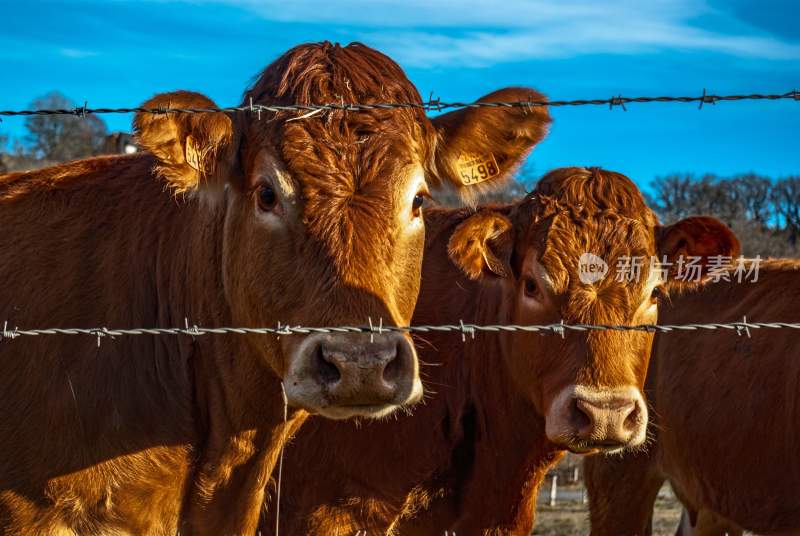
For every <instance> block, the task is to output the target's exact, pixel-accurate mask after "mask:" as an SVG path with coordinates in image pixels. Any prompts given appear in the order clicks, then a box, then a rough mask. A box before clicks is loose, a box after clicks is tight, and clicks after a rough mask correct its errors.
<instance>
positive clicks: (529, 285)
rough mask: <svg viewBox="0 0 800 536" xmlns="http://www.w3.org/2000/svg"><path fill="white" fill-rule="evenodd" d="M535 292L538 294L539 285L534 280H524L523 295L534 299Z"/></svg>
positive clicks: (530, 278)
mask: <svg viewBox="0 0 800 536" xmlns="http://www.w3.org/2000/svg"><path fill="white" fill-rule="evenodd" d="M537 292H539V285H537V284H536V280H534V279H533V278H532V277H529V278H527V279H526V280H525V295H526V296H530V297H534V296H536V294H537Z"/></svg>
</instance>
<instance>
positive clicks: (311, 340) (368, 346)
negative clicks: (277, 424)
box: [284, 333, 422, 419]
mask: <svg viewBox="0 0 800 536" xmlns="http://www.w3.org/2000/svg"><path fill="white" fill-rule="evenodd" d="M284 385H285V387H286V395H287V397H288V399H289V403H290V404H291V405H294V406H297V407H301V408H304V409H307V410H309V411H311V412H314V413H319V414H321V415H323V416H325V417H329V418H332V419H345V418H348V417H355V416H364V417H381V416H384V415H387V414H389V413H391V412H392V411H394V410H395V409H397V408H398V407H400V406H402V405H406V404H413V403H414V402H417V401H418V400H419V399H420V398H421V396H422V383H421V382H420V379H419V365H418V361H417V354H416V351H415V350H414V346H413V344H411V341H410V340H409V338H408V337H406V336H404V335H402V334H400V333H385V334H379V335H374V336H373V337H371V336H370V335H366V334H320V335H312V336H310V337H308V338H307V339H306V340H305V341H303V343H302V344H301V345H300V347H299V348H298V349H297V351H296V353H295V355H294V356H293V359H292V362H291V365H290V367H289V370H288V373H287V375H286V377H285V378H284Z"/></svg>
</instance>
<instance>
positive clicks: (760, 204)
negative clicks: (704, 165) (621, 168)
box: [647, 173, 800, 258]
mask: <svg viewBox="0 0 800 536" xmlns="http://www.w3.org/2000/svg"><path fill="white" fill-rule="evenodd" d="M647 197H648V202H649V204H650V206H651V207H653V208H654V209H655V211H656V212H657V213H658V215H659V216H660V217H661V219H662V220H663V221H665V222H671V221H675V220H677V219H680V218H685V217H687V216H692V215H697V214H710V215H713V216H716V217H717V218H719V219H720V220H722V221H724V222H725V223H726V224H728V225H729V226H730V227H731V228H732V229H733V230H734V232H735V233H736V235H737V236H738V237H739V240H740V241H741V243H742V250H743V252H744V254H745V255H748V256H755V255H761V257H764V258H765V257H797V256H798V253H800V251H798V249H799V248H800V244H798V238H800V177H785V178H780V179H772V178H769V177H763V176H760V175H756V174H753V173H747V174H743V175H737V176H735V177H718V176H716V175H704V176H702V177H695V176H693V175H685V174H683V175H668V176H665V177H659V178H657V179H656V180H654V181H653V182H652V183H651V184H650V191H649V192H648V193H647Z"/></svg>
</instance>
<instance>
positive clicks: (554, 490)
mask: <svg viewBox="0 0 800 536" xmlns="http://www.w3.org/2000/svg"><path fill="white" fill-rule="evenodd" d="M557 495H558V475H556V474H554V475H553V479H552V480H551V481H550V506H555V505H556V496H557Z"/></svg>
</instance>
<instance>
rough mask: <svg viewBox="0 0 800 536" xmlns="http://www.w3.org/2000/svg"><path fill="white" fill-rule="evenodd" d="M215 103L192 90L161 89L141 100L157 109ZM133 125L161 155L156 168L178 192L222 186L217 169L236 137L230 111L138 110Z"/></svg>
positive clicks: (145, 144) (148, 147)
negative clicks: (168, 90) (166, 90)
mask: <svg viewBox="0 0 800 536" xmlns="http://www.w3.org/2000/svg"><path fill="white" fill-rule="evenodd" d="M216 107H217V106H216V104H214V101H212V100H211V99H209V98H208V97H206V96H204V95H201V94H199V93H193V92H191V91H174V92H172V93H161V94H159V95H156V96H155V97H153V98H152V99H150V100H148V101H147V102H145V103H144V104H142V108H157V109H165V108H216ZM133 126H134V129H135V131H136V136H137V139H138V141H139V144H140V145H141V146H142V147H143V148H144V149H145V150H147V151H150V152H151V153H153V155H155V157H156V158H157V159H158V165H157V166H156V171H157V172H158V173H159V174H160V175H161V176H163V177H164V178H165V179H166V180H167V181H168V182H169V183H170V185H171V186H172V188H173V189H174V190H175V191H176V192H178V193H184V192H189V191H192V190H196V189H198V188H200V187H201V186H211V187H214V186H221V184H218V182H221V179H219V178H218V177H217V171H218V170H219V169H220V168H221V167H222V166H224V165H225V163H227V160H228V158H229V157H230V153H231V151H230V149H231V140H232V139H233V122H232V121H231V118H230V117H228V115H227V114H224V113H220V112H209V113H166V114H160V113H147V112H139V113H137V114H136V117H135V118H134V120H133ZM215 183H216V184H215Z"/></svg>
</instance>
